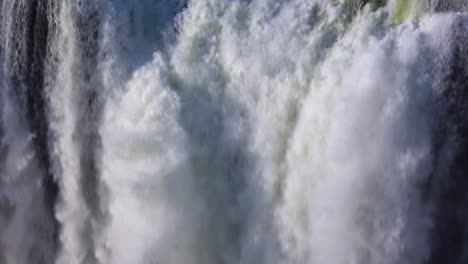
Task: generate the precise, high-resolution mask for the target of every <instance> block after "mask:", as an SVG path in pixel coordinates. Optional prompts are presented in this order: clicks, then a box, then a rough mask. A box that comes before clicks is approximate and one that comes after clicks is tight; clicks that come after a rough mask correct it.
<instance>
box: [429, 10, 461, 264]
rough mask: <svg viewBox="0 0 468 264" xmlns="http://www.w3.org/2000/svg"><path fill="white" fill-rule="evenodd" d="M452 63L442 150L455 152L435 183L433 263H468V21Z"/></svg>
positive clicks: (457, 35)
mask: <svg viewBox="0 0 468 264" xmlns="http://www.w3.org/2000/svg"><path fill="white" fill-rule="evenodd" d="M453 30H454V32H453V35H454V36H453V37H454V39H453V41H452V45H453V54H452V58H451V64H450V65H446V67H448V69H446V72H445V76H444V78H443V80H442V85H443V86H444V88H445V92H444V97H443V98H444V101H445V102H444V103H445V104H446V105H447V111H448V115H447V116H448V118H447V119H445V120H442V123H441V126H442V127H443V128H442V130H443V132H442V134H441V138H439V139H436V140H437V141H439V142H441V145H440V146H439V147H440V148H439V150H440V149H443V148H446V149H450V151H451V153H452V154H451V155H453V156H451V158H450V159H449V161H448V162H444V161H443V160H444V159H445V157H443V155H444V151H443V150H442V151H440V155H439V156H440V157H438V159H439V161H440V163H439V164H436V166H441V168H439V169H440V171H439V172H436V173H437V174H438V175H437V176H436V177H434V178H433V179H432V180H433V181H432V183H431V185H432V186H431V190H432V194H431V195H432V203H433V205H434V208H433V209H434V211H433V213H434V226H433V232H432V250H431V258H430V261H429V263H430V264H436V263H456V264H458V263H459V264H465V263H468V255H467V253H468V252H467V250H468V248H467V246H468V173H467V172H468V67H467V65H468V20H467V19H460V20H459V21H458V22H457V23H456V24H455V27H454V29H453Z"/></svg>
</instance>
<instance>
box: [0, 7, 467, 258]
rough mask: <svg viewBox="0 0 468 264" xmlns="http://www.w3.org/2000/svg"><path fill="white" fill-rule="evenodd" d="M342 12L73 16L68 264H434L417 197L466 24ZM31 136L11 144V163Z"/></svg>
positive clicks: (172, 10) (55, 134)
mask: <svg viewBox="0 0 468 264" xmlns="http://www.w3.org/2000/svg"><path fill="white" fill-rule="evenodd" d="M4 1H6V0H4ZM334 2H336V3H334ZM334 2H333V1H328V0H315V1H314V0H310V1H304V0H290V1H277V0H256V1H255V0H253V1H241V0H239V1H220V0H196V1H189V4H188V7H187V8H186V9H184V10H183V11H182V12H180V13H179V14H178V15H177V16H176V17H175V18H174V15H175V14H176V13H177V12H178V11H179V10H180V9H181V7H182V5H183V3H181V2H180V1H176V0H173V1H167V0H166V1H157V0H153V1H149V0H148V1H143V0H141V1H132V0H120V1H91V0H88V1H74V0H64V1H62V2H61V4H60V8H58V9H57V10H54V12H51V14H50V15H51V19H52V20H53V21H56V23H57V28H55V29H54V32H53V34H52V36H53V37H52V39H51V44H50V45H52V46H53V47H55V48H54V49H53V50H52V51H50V52H51V53H52V55H53V56H52V58H53V59H56V61H53V59H51V62H50V65H51V66H50V67H47V68H46V71H47V72H48V76H49V79H48V82H47V83H48V86H47V87H46V92H47V95H48V96H47V100H48V103H49V107H50V112H49V113H48V114H49V116H48V118H49V119H50V124H49V125H50V129H51V135H50V137H51V142H53V143H52V144H51V145H52V148H51V149H52V150H51V152H52V153H51V154H50V155H51V156H52V157H53V159H54V160H53V174H54V176H55V177H56V179H57V180H58V183H59V188H60V198H59V201H58V204H57V205H56V218H57V220H58V221H59V223H60V226H61V228H60V236H59V251H58V253H57V260H56V263H60V264H81V263H86V264H88V263H91V264H92V263H103V264H107V263H112V264H134V263H164V264H188V263H193V264H195V263H200V264H207V263H233V264H234V263H252V264H253V263H269V264H273V263H325V264H327V263H330V264H339V263H343V264H344V263H346V264H364V263H368V264H371V263H379V264H406V263H408V264H417V263H426V261H427V260H428V259H429V258H430V253H431V252H430V251H431V244H430V242H431V237H430V234H431V233H430V230H431V227H432V226H433V224H434V223H433V215H432V212H431V210H430V209H431V204H430V203H429V202H428V201H424V199H423V198H422V192H423V191H422V189H423V185H424V184H425V182H426V181H428V178H429V176H430V175H431V173H432V172H433V164H432V162H433V159H434V158H435V157H434V155H435V154H434V149H433V148H434V144H433V141H434V140H433V139H434V138H433V137H434V133H435V129H436V127H437V125H438V122H439V119H438V118H439V113H440V112H443V111H444V109H445V108H444V105H443V103H442V102H441V100H440V98H441V93H442V90H441V89H442V87H441V85H440V83H441V80H440V77H441V76H440V75H441V74H442V73H441V71H442V69H443V68H444V67H445V66H446V65H447V64H448V63H449V62H450V61H449V58H450V54H451V49H450V45H451V43H450V41H451V39H452V37H451V32H452V27H453V24H454V23H455V21H457V20H458V19H460V18H461V17H464V16H465V15H464V14H455V13H451V14H430V13H428V14H426V15H423V16H422V17H418V18H416V19H415V20H414V21H410V20H408V21H407V22H406V23H404V24H401V25H394V24H392V18H391V16H392V14H391V12H392V10H391V6H392V5H391V4H390V5H389V6H390V8H387V7H385V8H381V9H379V10H378V11H371V10H370V8H369V7H366V8H364V9H362V10H361V11H357V14H356V15H354V11H352V10H351V9H350V8H349V6H347V4H346V3H344V2H346V1H334ZM389 9H390V10H389ZM93 12H95V14H96V15H95V16H94V15H92V14H94V13H93ZM418 12H419V11H418ZM415 16H416V15H415ZM80 19H81V20H80ZM77 21H85V22H83V24H84V25H85V26H83V24H80V25H81V27H79V26H77V25H78V24H79V23H81V22H77ZM86 23H88V24H86ZM93 27H98V32H99V34H98V35H97V39H93V38H92V35H93V30H94V28H93ZM83 36H86V37H83ZM83 47H84V48H83ZM90 47H91V48H90ZM90 49H91V50H92V51H90ZM93 49H95V51H96V61H93V60H91V59H89V58H88V57H87V54H88V53H90V52H94V50H93ZM52 61H53V62H52ZM88 77H89V78H88ZM0 78H1V75H0ZM4 96H5V95H4ZM90 98H91V99H90ZM3 108H5V109H6V110H3V112H2V113H3V115H4V120H5V119H6V118H12V117H11V115H12V114H13V112H12V111H13V110H11V111H10V110H8V109H10V108H9V106H8V104H5V106H4V107H3ZM8 116H10V117H8ZM4 122H7V123H8V124H14V122H12V121H11V122H10V121H4ZM18 130H20V131H24V130H25V129H24V128H23V129H18ZM9 131H10V132H9V133H11V131H17V129H13V128H11V130H9ZM96 135H97V137H98V138H99V140H97V141H95V140H94V138H95V136H96ZM27 137H28V135H22V134H21V135H15V136H14V137H10V138H9V135H8V133H7V134H6V136H5V138H6V139H5V140H6V141H7V142H11V144H22V145H21V147H14V149H16V150H21V151H20V152H19V154H17V155H16V154H10V155H9V156H8V159H11V160H12V162H18V160H24V159H25V157H28V154H27V153H29V148H30V147H29V146H28V145H27V144H26V145H25V144H24V143H22V142H24V141H25V140H24V139H26V138H27ZM21 138H22V139H21ZM96 142H97V143H96ZM90 146H91V147H90ZM90 155H93V156H92V157H91V158H92V159H94V162H95V166H96V167H97V170H96V171H97V172H96V173H90V172H89V170H86V168H87V167H86V166H84V165H83V160H84V159H87V158H90ZM7 164H10V163H9V162H7ZM31 166H33V165H31ZM26 169H27V168H26ZM14 173H18V172H17V171H16V172H14ZM91 174H92V175H91ZM26 175H29V174H28V173H26ZM17 177H20V176H17ZM18 179H19V178H18ZM2 188H3V187H2ZM25 188H26V189H27V190H31V189H32V187H25ZM19 189H20V190H21V188H19ZM5 192H6V191H5ZM5 192H2V193H5ZM12 195H13V194H12ZM18 195H20V196H22V194H20V193H18ZM21 200H22V201H24V200H23V199H21ZM26 202H27V201H26ZM21 208H25V210H27V208H29V207H28V206H27V205H25V206H21ZM18 217H21V216H18ZM19 222H21V221H19ZM2 226H3V224H2ZM11 230H14V229H13V228H12V229H11ZM11 230H10V231H8V232H13V231H11ZM8 232H2V235H3V234H4V235H3V236H5V235H7V236H8V234H9V233H8ZM12 236H15V237H18V236H16V235H12ZM6 239H7V240H8V241H10V240H9V239H8V238H6ZM8 245H9V246H11V248H12V249H6V251H7V252H13V253H12V254H14V255H13V256H12V259H11V260H7V263H24V261H23V260H21V257H20V256H19V255H18V254H17V253H15V251H14V250H15V249H16V248H19V246H15V245H16V244H14V243H13V242H12V243H11V244H8ZM15 254H16V255H15Z"/></svg>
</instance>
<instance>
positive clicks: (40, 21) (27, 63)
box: [2, 0, 58, 213]
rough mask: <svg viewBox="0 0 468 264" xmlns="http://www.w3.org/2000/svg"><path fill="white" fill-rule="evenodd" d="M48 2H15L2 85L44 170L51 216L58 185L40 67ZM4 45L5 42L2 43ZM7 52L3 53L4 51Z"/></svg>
mask: <svg viewBox="0 0 468 264" xmlns="http://www.w3.org/2000/svg"><path fill="white" fill-rule="evenodd" d="M50 6H51V4H49V3H48V1H43V0H32V1H28V2H27V3H24V2H22V1H15V3H14V7H13V13H12V14H3V15H11V16H13V24H12V27H11V29H10V30H11V32H10V36H4V37H5V38H7V37H8V38H10V42H8V44H7V45H9V46H5V47H3V49H4V50H3V52H2V53H5V56H7V57H6V58H5V60H6V61H8V66H7V67H6V68H7V71H6V78H7V80H5V81H6V82H8V83H9V84H10V85H11V86H12V87H13V89H14V92H15V95H16V99H17V101H18V103H19V106H20V108H21V109H23V114H24V118H25V119H26V120H27V125H28V127H29V129H30V131H32V132H33V133H34V137H33V145H34V149H35V152H36V157H37V159H38V162H39V163H40V164H41V165H42V166H43V168H44V169H45V171H46V172H47V173H46V176H45V177H44V179H43V180H42V181H43V184H44V187H45V189H46V191H45V193H46V197H45V199H46V200H47V204H48V205H49V208H50V211H51V213H53V207H54V204H55V200H56V197H57V194H58V186H57V184H56V183H55V181H54V179H53V175H52V173H51V171H50V164H51V161H50V159H49V144H48V120H47V103H46V99H45V97H46V95H45V92H44V82H45V76H44V67H45V61H46V57H47V52H48V50H47V49H48V37H49V29H50V26H51V23H49V21H48V17H49V16H48V12H49V10H48V8H49V7H50ZM5 43H6V42H5ZM7 49H9V50H10V52H8V53H6V52H5V50H7Z"/></svg>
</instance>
